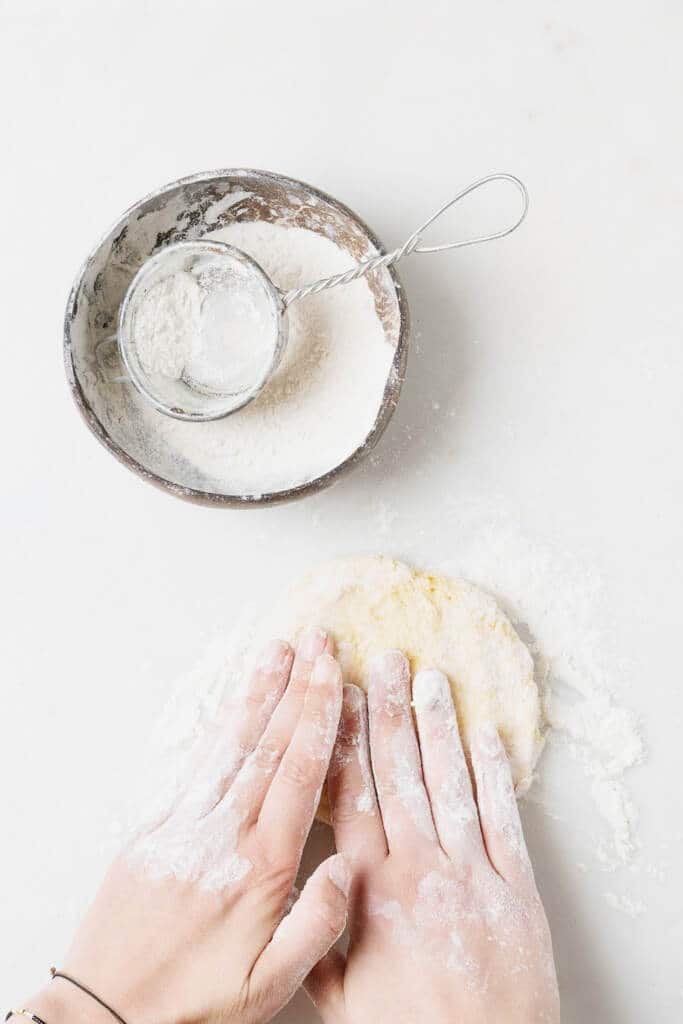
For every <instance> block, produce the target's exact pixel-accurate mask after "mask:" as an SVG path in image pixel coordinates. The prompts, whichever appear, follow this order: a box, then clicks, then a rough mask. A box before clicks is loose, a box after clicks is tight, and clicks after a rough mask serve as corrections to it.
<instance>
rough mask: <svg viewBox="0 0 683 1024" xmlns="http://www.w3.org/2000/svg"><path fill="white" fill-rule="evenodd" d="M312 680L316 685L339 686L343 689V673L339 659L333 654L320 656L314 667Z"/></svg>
mask: <svg viewBox="0 0 683 1024" xmlns="http://www.w3.org/2000/svg"><path fill="white" fill-rule="evenodd" d="M311 680H312V681H313V682H316V683H322V684H331V685H339V686H340V689H341V682H342V672H341V668H340V665H339V662H338V661H337V659H336V658H334V657H333V656H332V655H331V654H319V655H318V657H317V658H316V659H315V664H314V665H313V674H312V676H311Z"/></svg>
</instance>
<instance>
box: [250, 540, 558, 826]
mask: <svg viewBox="0 0 683 1024" xmlns="http://www.w3.org/2000/svg"><path fill="white" fill-rule="evenodd" d="M309 625H313V626H319V627H320V628H322V629H325V630H327V631H328V632H329V633H330V634H331V635H332V636H333V637H334V639H335V642H336V645H337V656H338V658H339V660H340V662H341V666H342V670H343V673H344V681H345V682H347V683H356V684H358V685H360V686H362V687H363V689H365V690H367V687H368V665H369V663H370V661H371V660H372V658H373V656H374V655H376V654H378V653H380V652H382V651H385V650H388V649H390V648H398V649H399V650H401V651H403V652H404V654H405V655H406V656H407V657H408V659H409V661H410V665H411V669H412V671H413V673H415V672H417V671H418V670H419V669H422V668H438V669H440V670H441V671H442V672H444V673H445V674H446V675H447V677H448V679H449V681H450V684H451V690H452V693H453V698H454V701H455V705H456V708H457V714H458V722H459V725H460V732H461V735H462V737H463V743H464V746H465V750H466V751H467V752H468V751H469V744H470V737H472V736H473V735H474V733H475V732H476V730H477V728H478V726H479V725H480V723H483V722H486V721H492V722H495V724H496V726H497V727H498V730H499V732H500V735H501V737H502V739H503V742H504V743H505V746H506V748H507V751H508V754H509V757H510V761H511V765H512V773H513V777H514V780H515V786H516V790H517V793H518V795H519V794H521V793H522V792H524V791H525V790H526V789H527V788H528V786H529V784H530V783H531V779H532V776H533V771H534V766H535V764H536V761H537V760H538V756H539V754H540V752H541V748H542V746H543V738H542V735H541V708H540V700H539V693H538V687H537V685H536V681H535V679H534V664H533V660H532V658H531V655H530V654H529V651H528V650H527V648H526V647H525V645H524V644H523V643H522V641H521V640H520V638H519V637H518V636H517V633H516V632H515V630H514V629H513V627H512V626H511V624H510V622H509V621H508V619H507V618H506V616H505V615H504V614H503V612H502V611H501V610H500V608H499V607H498V606H497V604H496V603H495V601H494V600H493V599H492V598H491V597H489V596H488V594H485V593H483V591H481V590H479V589H477V587H475V586H473V585H472V584H471V583H468V582H466V581H464V580H459V579H448V578H446V577H445V576H437V575H435V574H432V573H427V572H418V571H417V570H415V569H411V568H410V567H409V566H407V565H404V564H403V563H401V562H396V561H393V560H392V559H390V558H384V557H376V558H355V559H347V560H341V561H336V562H330V563H327V564H325V565H322V566H319V567H317V568H316V569H314V570H312V571H311V572H309V573H308V574H307V575H306V576H304V577H303V578H302V579H301V580H299V581H298V582H297V583H295V584H294V586H293V587H291V589H290V590H289V591H288V592H287V593H286V595H285V596H284V598H283V600H282V601H281V602H280V603H279V604H278V605H277V607H276V608H275V609H274V611H273V614H272V616H271V617H269V619H268V622H267V623H266V624H265V627H264V634H263V635H264V636H266V635H267V636H279V637H281V638H283V639H286V640H289V641H290V642H292V643H295V642H296V640H297V637H298V635H299V633H300V632H301V631H302V630H303V629H304V627H306V626H309ZM322 812H323V813H322V815H321V816H322V817H323V818H326V814H325V806H324V802H323V806H322Z"/></svg>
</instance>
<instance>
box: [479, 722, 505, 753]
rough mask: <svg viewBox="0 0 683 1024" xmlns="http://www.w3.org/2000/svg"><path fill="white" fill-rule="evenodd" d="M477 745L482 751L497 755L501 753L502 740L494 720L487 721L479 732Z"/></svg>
mask: <svg viewBox="0 0 683 1024" xmlns="http://www.w3.org/2000/svg"><path fill="white" fill-rule="evenodd" d="M477 746H478V747H479V749H480V750H481V751H482V753H484V754H487V755H488V756H489V757H495V756H496V755H497V754H499V753H500V748H501V741H500V736H499V735H498V730H497V729H496V727H495V725H494V724H493V722H486V723H485V724H484V725H482V727H481V729H480V730H479V732H478V733H477Z"/></svg>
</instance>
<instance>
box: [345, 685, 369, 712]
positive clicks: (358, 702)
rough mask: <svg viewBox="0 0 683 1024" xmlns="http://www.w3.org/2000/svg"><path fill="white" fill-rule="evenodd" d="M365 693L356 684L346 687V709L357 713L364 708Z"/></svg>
mask: <svg viewBox="0 0 683 1024" xmlns="http://www.w3.org/2000/svg"><path fill="white" fill-rule="evenodd" d="M363 700H364V697H363V691H362V690H361V688H360V686H356V685H355V683H348V684H347V685H346V686H345V687H344V707H345V708H346V709H347V710H348V711H353V712H357V711H360V710H361V708H362V707H363Z"/></svg>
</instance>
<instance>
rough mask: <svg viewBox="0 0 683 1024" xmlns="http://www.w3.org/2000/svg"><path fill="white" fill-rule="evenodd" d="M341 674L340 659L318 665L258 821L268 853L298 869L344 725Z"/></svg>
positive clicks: (321, 660) (322, 659)
mask: <svg viewBox="0 0 683 1024" xmlns="http://www.w3.org/2000/svg"><path fill="white" fill-rule="evenodd" d="M341 703H342V674H341V669H340V667H339V665H338V663H337V662H336V661H335V659H334V658H333V657H332V656H331V655H329V654H322V655H321V656H320V657H319V658H318V660H317V661H316V663H315V665H314V667H313V672H312V673H311V682H310V684H309V687H308V691H307V693H306V699H305V701H304V707H303V711H302V712H301V717H300V718H299V722H298V724H297V727H296V729H295V732H294V736H293V737H292V742H291V743H290V744H289V747H288V748H287V751H286V753H285V754H284V756H283V758H282V761H281V762H280V766H279V768H278V770H277V772H276V773H275V775H274V777H273V780H272V783H271V785H270V789H269V790H268V792H267V794H266V797H265V799H264V801H263V807H262V808H261V813H260V815H259V819H258V825H259V828H260V829H262V830H263V833H264V836H265V837H266V842H267V843H268V847H269V849H271V850H273V851H274V855H275V856H276V857H279V859H281V860H283V861H287V860H288V859H289V858H292V857H294V856H295V857H296V863H297V864H298V861H299V858H300V856H301V851H302V849H303V845H304V842H305V841H306V837H307V835H308V833H309V831H310V828H311V824H312V822H313V816H314V814H315V811H316V808H317V806H318V801H319V800H320V792H321V790H322V786H323V782H324V781H325V776H326V774H327V768H328V765H329V763H330V757H331V755H332V748H333V746H334V740H335V737H336V735H337V728H338V725H339V714H340V711H341Z"/></svg>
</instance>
